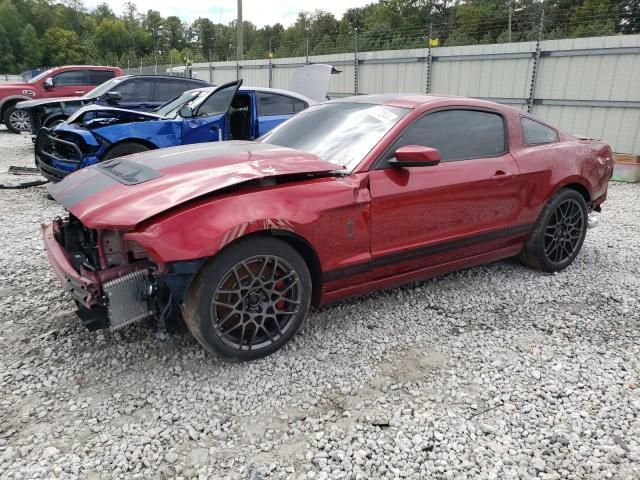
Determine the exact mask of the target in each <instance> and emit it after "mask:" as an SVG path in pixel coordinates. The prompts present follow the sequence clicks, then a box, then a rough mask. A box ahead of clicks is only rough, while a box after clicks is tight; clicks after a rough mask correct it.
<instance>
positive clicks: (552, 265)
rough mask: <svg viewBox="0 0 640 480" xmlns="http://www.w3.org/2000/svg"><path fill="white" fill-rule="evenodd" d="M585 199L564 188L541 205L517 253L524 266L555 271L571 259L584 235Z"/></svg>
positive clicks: (577, 250)
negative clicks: (529, 232)
mask: <svg viewBox="0 0 640 480" xmlns="http://www.w3.org/2000/svg"><path fill="white" fill-rule="evenodd" d="M587 222H588V218H587V202H586V200H585V199H584V197H583V196H582V195H581V194H580V193H579V192H577V191H576V190H573V189H570V188H565V189H562V190H560V191H559V192H558V193H556V194H555V195H554V196H553V197H552V198H551V200H549V202H548V203H547V205H545V207H544V208H543V209H542V212H541V213H540V216H539V217H538V220H537V221H536V223H535V225H534V227H533V231H532V232H531V235H530V236H529V238H528V240H527V242H526V243H525V246H524V249H523V250H522V252H521V253H520V255H519V258H520V260H521V261H522V263H524V264H525V265H527V266H528V267H531V268H535V269H537V270H542V271H545V272H559V271H560V270H563V269H565V268H567V267H568V266H569V265H571V263H572V262H573V261H574V260H575V258H576V256H577V255H578V253H579V252H580V249H581V248H582V244H583V243H584V239H585V236H586V234H587Z"/></svg>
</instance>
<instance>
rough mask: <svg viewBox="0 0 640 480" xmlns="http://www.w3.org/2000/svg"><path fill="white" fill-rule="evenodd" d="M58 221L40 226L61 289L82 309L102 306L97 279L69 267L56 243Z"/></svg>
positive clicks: (64, 254) (60, 247) (68, 262)
mask: <svg viewBox="0 0 640 480" xmlns="http://www.w3.org/2000/svg"><path fill="white" fill-rule="evenodd" d="M59 222H60V220H57V221H55V222H54V223H50V224H48V225H42V233H43V236H44V246H45V249H46V251H47V257H48V258H49V263H50V264H51V268H52V269H53V273H54V275H55V276H56V277H57V278H58V281H59V282H60V284H61V285H62V287H63V288H64V289H65V290H66V291H67V292H69V293H70V294H71V296H72V297H73V298H74V299H75V300H76V301H77V302H78V303H79V304H80V305H82V306H83V307H85V308H88V309H91V308H95V307H99V306H102V303H103V302H102V301H101V299H100V285H99V282H98V280H97V278H91V276H90V275H89V274H87V275H86V276H83V275H81V274H79V273H78V272H77V271H76V270H75V269H74V268H73V266H72V265H71V262H70V261H69V257H68V256H67V253H66V252H65V251H64V249H63V248H62V246H61V245H60V244H59V243H58V240H57V239H56V235H57V233H58V232H59V225H60V223H59Z"/></svg>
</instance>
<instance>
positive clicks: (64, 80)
mask: <svg viewBox="0 0 640 480" xmlns="http://www.w3.org/2000/svg"><path fill="white" fill-rule="evenodd" d="M86 73H87V72H86V70H73V71H69V72H62V73H59V74H58V75H54V77H53V86H54V87H66V86H69V85H87V78H86Z"/></svg>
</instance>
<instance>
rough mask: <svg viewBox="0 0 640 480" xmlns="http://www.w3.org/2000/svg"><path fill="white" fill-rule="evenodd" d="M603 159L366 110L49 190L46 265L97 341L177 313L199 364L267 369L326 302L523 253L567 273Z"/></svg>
mask: <svg viewBox="0 0 640 480" xmlns="http://www.w3.org/2000/svg"><path fill="white" fill-rule="evenodd" d="M612 171H613V159H612V154H611V150H610V148H609V147H608V146H607V145H605V144H603V143H600V142H597V141H593V140H585V139H580V138H576V137H573V136H571V135H569V134H567V133H564V132H562V131H560V130H558V129H557V128H554V127H552V126H550V125H547V124H546V123H544V122H542V121H540V120H539V119H537V118H535V117H532V116H530V115H528V114H526V113H523V112H521V111H519V110H515V109H513V108H510V107H506V106H503V105H498V104H494V103H490V102H485V101H480V100H472V99H468V98H457V97H438V96H421V95H373V96H362V97H354V98H347V99H342V100H337V101H332V102H327V103H324V104H321V105H318V106H315V107H313V108H310V109H308V110H306V111H304V112H301V113H299V114H298V115H296V116H295V117H293V118H292V119H291V120H289V121H287V122H285V123H283V124H282V125H281V126H280V127H278V128H276V129H275V130H273V131H272V132H271V133H269V134H268V135H267V136H265V137H263V138H262V139H260V140H259V141H257V142H241V141H232V142H222V143H214V144H200V145H193V146H183V147H175V148H167V149H163V150H156V151H150V152H145V153H142V154H136V155H131V156H128V157H124V158H119V159H115V160H110V161H107V162H104V163H101V164H99V165H96V166H93V167H91V168H87V169H83V170H81V171H79V172H77V173H75V174H73V175H70V176H69V177H67V178H66V179H65V180H64V181H62V182H60V183H58V184H56V185H52V186H50V187H49V191H50V193H51V195H52V196H53V197H54V198H55V199H56V200H57V201H59V202H60V203H61V204H62V205H63V206H64V207H65V208H66V209H67V210H68V211H69V212H70V215H69V217H68V218H67V219H65V220H61V219H58V220H56V221H54V222H53V223H52V224H50V225H46V226H44V237H45V243H46V248H47V253H48V256H49V260H50V262H51V265H52V267H53V270H54V272H55V274H56V276H57V277H58V278H59V279H60V281H61V282H62V284H63V286H64V287H65V289H67V290H68V291H69V292H70V293H71V295H72V296H73V297H74V299H75V300H76V302H77V304H78V306H79V307H80V308H79V310H78V314H79V316H80V317H81V319H82V320H83V321H84V323H85V324H86V325H87V326H88V327H89V328H91V329H94V328H105V327H108V328H112V329H116V328H120V327H122V326H123V325H126V324H129V323H132V322H136V321H138V320H141V319H143V318H146V317H150V316H154V315H155V316H158V317H159V318H160V319H161V320H162V319H164V318H166V316H167V315H168V312H169V311H170V310H171V309H172V308H173V306H177V307H179V308H175V310H176V311H179V312H180V313H181V314H182V316H183V318H184V320H185V322H186V324H187V326H188V327H189V329H190V331H191V332H192V333H193V335H194V337H195V338H196V339H197V340H198V341H199V342H200V343H201V344H202V345H203V346H204V347H205V348H206V349H208V350H210V351H213V352H216V353H218V354H220V355H222V356H225V357H230V358H236V359H253V358H258V357H261V356H264V355H267V354H269V353H271V352H273V351H275V350H277V349H278V348H280V347H281V346H282V345H283V344H285V343H286V342H287V341H288V340H289V339H290V338H291V337H292V336H293V335H294V334H295V332H296V331H297V330H298V328H299V327H300V325H301V323H302V322H303V320H304V318H305V316H306V314H307V311H308V310H309V306H310V305H311V304H324V303H327V302H331V301H334V300H337V299H339V298H343V297H347V296H351V295H358V294H362V293H365V292H369V291H371V290H374V289H379V288H385V287H390V286H392V285H398V284H401V283H405V282H410V281H413V280H416V279H421V278H426V277H429V276H433V275H439V274H442V273H445V272H450V271H452V270H457V269H461V268H467V267H470V266H473V265H478V264H482V263H487V262H491V261H494V260H499V259H503V258H507V257H512V256H519V257H520V259H521V260H522V262H523V263H524V264H525V265H528V266H530V267H533V268H537V269H540V270H543V271H546V272H554V271H559V270H562V269H563V268H565V267H567V266H568V265H569V264H571V262H572V261H573V260H574V258H575V257H576V255H577V254H578V252H579V250H580V248H581V246H582V243H583V241H584V238H585V234H586V229H587V222H588V217H587V215H588V214H589V213H590V212H591V211H592V210H599V208H600V204H601V203H602V202H603V201H604V200H605V198H606V193H607V184H608V181H609V178H610V177H611V174H612Z"/></svg>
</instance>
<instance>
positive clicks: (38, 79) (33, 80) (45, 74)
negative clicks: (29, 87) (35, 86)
mask: <svg viewBox="0 0 640 480" xmlns="http://www.w3.org/2000/svg"><path fill="white" fill-rule="evenodd" d="M53 70H54V69H53V68H52V69H50V70H47V71H46V72H42V73H41V74H39V75H36V76H35V77H33V78H32V79H31V80H29V83H36V82H38V81H40V80H42V79H43V78H44V77H46V76H48V75H50V74H51V72H53Z"/></svg>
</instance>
